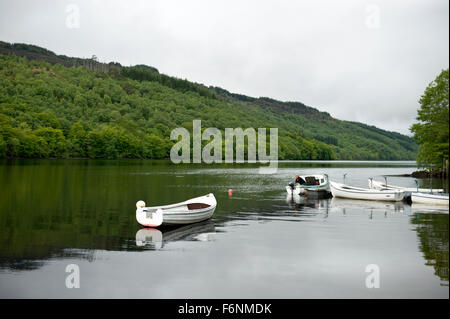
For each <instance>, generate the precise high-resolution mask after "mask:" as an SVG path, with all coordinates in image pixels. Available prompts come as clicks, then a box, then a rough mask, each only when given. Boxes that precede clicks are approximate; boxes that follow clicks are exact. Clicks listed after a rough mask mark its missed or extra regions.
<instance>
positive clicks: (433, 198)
mask: <svg viewBox="0 0 450 319" xmlns="http://www.w3.org/2000/svg"><path fill="white" fill-rule="evenodd" d="M411 202H412V203H413V204H427V205H439V206H449V199H448V196H445V195H436V194H429V193H428V194H426V193H417V192H415V193H411Z"/></svg>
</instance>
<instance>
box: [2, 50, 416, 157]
mask: <svg viewBox="0 0 450 319" xmlns="http://www.w3.org/2000/svg"><path fill="white" fill-rule="evenodd" d="M0 83H1V85H0V157H3V158H5V157H6V158H17V157H20V158H68V157H87V158H111V159H114V158H151V159H163V158H168V157H169V152H170V149H171V147H172V145H173V144H174V143H175V141H171V140H170V132H171V130H172V129H174V128H176V127H185V128H187V129H192V121H193V120H194V119H200V120H202V127H203V128H207V127H217V128H219V129H221V130H224V128H226V127H230V128H237V127H242V128H244V129H245V128H247V127H253V128H259V127H266V128H270V127H278V134H279V158H280V159H324V160H326V159H347V160H414V159H415V158H416V155H417V152H418V147H417V145H416V144H415V143H414V140H413V139H412V138H410V137H407V136H405V135H402V134H399V133H395V132H388V131H385V130H381V129H378V128H376V127H374V126H368V125H365V124H361V123H355V122H349V121H341V120H337V119H334V118H332V117H331V116H330V114H328V113H326V112H320V111H318V110H317V109H315V108H312V107H309V106H306V105H304V104H303V103H300V102H280V101H276V100H274V99H270V98H253V97H249V96H245V95H240V94H234V93H230V92H228V91H226V90H224V89H222V88H218V87H206V86H204V85H202V84H198V83H193V82H190V81H187V80H183V79H178V78H175V77H170V76H167V75H164V74H161V73H159V71H158V70H157V69H156V68H154V67H149V66H145V65H138V66H133V67H124V66H121V65H120V64H119V63H114V62H111V63H108V64H106V63H100V62H98V61H97V59H96V58H95V57H93V58H91V59H80V58H69V57H66V56H60V55H56V54H55V53H53V52H51V51H48V50H46V49H43V48H40V47H37V46H31V45H26V44H9V43H5V42H0ZM204 143H205V144H206V143H208V141H205V142H204Z"/></svg>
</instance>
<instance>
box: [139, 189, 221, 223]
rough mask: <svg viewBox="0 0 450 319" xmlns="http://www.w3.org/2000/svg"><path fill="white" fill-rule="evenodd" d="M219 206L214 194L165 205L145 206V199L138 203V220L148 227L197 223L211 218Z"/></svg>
mask: <svg viewBox="0 0 450 319" xmlns="http://www.w3.org/2000/svg"><path fill="white" fill-rule="evenodd" d="M216 207H217V201H216V198H215V197H214V194H212V193H210V194H208V195H205V196H201V197H197V198H193V199H189V200H187V201H184V202H181V203H177V204H171V205H165V206H153V207H145V202H144V201H141V200H140V201H138V202H137V203H136V208H137V209H136V220H137V221H138V223H139V224H141V225H143V226H146V227H157V226H159V225H181V224H192V223H197V222H200V221H203V220H206V219H209V218H211V216H212V215H213V214H214V210H215V209H216Z"/></svg>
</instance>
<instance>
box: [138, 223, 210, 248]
mask: <svg viewBox="0 0 450 319" xmlns="http://www.w3.org/2000/svg"><path fill="white" fill-rule="evenodd" d="M215 232H216V229H215V226H214V223H213V222H212V221H211V220H206V221H204V222H200V223H195V224H190V225H185V226H172V227H165V228H161V229H155V228H142V229H139V230H138V231H137V232H136V246H138V247H145V248H146V249H150V250H159V249H161V248H163V247H164V245H165V244H167V243H168V242H174V241H181V240H184V241H212V240H213V236H212V233H215Z"/></svg>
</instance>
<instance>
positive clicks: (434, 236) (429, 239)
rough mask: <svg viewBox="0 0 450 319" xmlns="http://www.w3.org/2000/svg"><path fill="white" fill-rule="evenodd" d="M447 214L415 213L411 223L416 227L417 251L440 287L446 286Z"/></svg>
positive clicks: (447, 280) (447, 283)
mask: <svg viewBox="0 0 450 319" xmlns="http://www.w3.org/2000/svg"><path fill="white" fill-rule="evenodd" d="M448 219H449V216H448V214H447V215H445V214H430V213H415V214H414V215H413V216H412V218H411V223H412V224H413V225H415V226H416V228H415V231H416V232H417V236H418V237H419V249H420V251H421V252H422V253H423V256H424V258H425V260H426V262H425V265H427V266H432V267H433V268H434V274H435V275H436V276H438V277H439V278H440V279H441V285H443V286H448V285H449V279H448V268H449V265H448V246H449V242H448V227H449V223H448Z"/></svg>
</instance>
